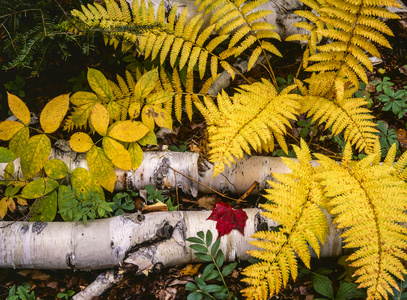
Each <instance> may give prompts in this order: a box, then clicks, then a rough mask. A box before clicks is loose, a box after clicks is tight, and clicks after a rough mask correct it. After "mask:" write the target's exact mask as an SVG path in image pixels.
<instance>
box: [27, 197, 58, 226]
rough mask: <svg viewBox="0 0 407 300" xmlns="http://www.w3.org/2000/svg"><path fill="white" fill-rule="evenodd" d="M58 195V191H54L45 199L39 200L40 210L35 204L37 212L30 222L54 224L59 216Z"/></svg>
mask: <svg viewBox="0 0 407 300" xmlns="http://www.w3.org/2000/svg"><path fill="white" fill-rule="evenodd" d="M57 195H58V193H57V191H56V190H54V191H52V192H51V193H50V194H48V195H46V196H45V197H44V198H39V199H37V202H39V205H38V208H36V207H37V206H36V205H35V204H34V205H33V207H34V210H35V212H34V214H33V216H32V217H31V218H30V221H31V222H35V221H41V222H52V221H53V220H54V219H55V216H56V214H57ZM31 209H33V208H31Z"/></svg>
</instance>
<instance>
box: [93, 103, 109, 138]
mask: <svg viewBox="0 0 407 300" xmlns="http://www.w3.org/2000/svg"><path fill="white" fill-rule="evenodd" d="M90 122H91V123H92V126H93V128H94V129H95V130H96V132H97V133H99V134H100V135H101V136H105V135H106V132H107V128H108V127H109V112H108V111H107V109H106V107H104V106H103V105H102V104H100V103H95V105H94V106H93V107H92V110H91V113H90Z"/></svg>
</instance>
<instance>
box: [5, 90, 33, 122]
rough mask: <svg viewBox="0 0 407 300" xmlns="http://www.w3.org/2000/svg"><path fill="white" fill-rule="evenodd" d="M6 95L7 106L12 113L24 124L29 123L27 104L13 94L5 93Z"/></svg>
mask: <svg viewBox="0 0 407 300" xmlns="http://www.w3.org/2000/svg"><path fill="white" fill-rule="evenodd" d="M7 96H8V106H9V107H10V110H11V112H12V113H13V115H15V116H16V118H17V119H19V120H20V121H21V122H23V124H24V125H30V120H31V117H30V111H29V110H28V107H27V105H25V103H24V102H23V100H21V99H20V98H18V97H17V96H15V95H12V94H9V93H7Z"/></svg>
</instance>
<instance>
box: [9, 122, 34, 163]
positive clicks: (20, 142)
mask: <svg viewBox="0 0 407 300" xmlns="http://www.w3.org/2000/svg"><path fill="white" fill-rule="evenodd" d="M29 139H30V129H28V127H24V128H23V129H21V130H19V131H18V132H17V133H16V134H14V135H13V137H12V138H11V139H10V142H9V144H8V148H9V149H10V150H11V151H13V153H14V154H16V155H17V156H20V155H21V153H23V150H24V147H25V145H26V144H27V143H28V140H29Z"/></svg>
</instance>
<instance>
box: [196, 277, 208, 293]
mask: <svg viewBox="0 0 407 300" xmlns="http://www.w3.org/2000/svg"><path fill="white" fill-rule="evenodd" d="M194 279H195V282H196V284H197V285H198V287H199V288H200V289H201V290H202V289H203V288H204V287H205V286H206V283H205V281H203V280H202V279H201V278H199V277H196V276H195V278H194Z"/></svg>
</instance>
